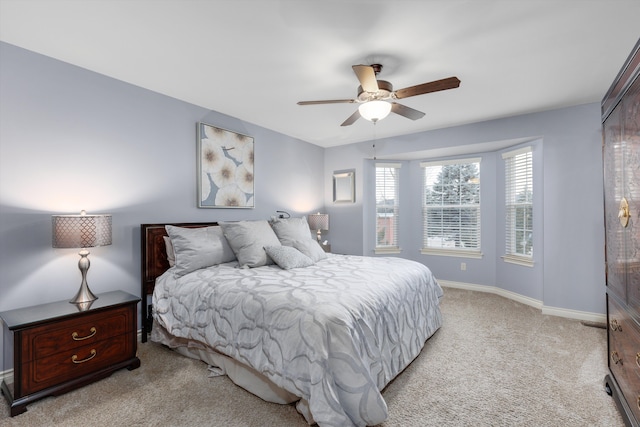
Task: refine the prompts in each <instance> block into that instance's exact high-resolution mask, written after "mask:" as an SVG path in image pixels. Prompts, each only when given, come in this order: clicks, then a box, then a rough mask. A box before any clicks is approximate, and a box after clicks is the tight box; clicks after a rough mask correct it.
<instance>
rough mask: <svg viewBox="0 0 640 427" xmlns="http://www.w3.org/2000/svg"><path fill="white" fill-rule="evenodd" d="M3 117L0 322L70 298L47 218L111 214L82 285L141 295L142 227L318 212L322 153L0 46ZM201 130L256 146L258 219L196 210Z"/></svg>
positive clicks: (68, 269) (65, 263)
mask: <svg viewBox="0 0 640 427" xmlns="http://www.w3.org/2000/svg"><path fill="white" fill-rule="evenodd" d="M0 117H1V120H0V311H2V310H9V309H14V308H19V307H24V306H30V305H33V304H38V303H45V302H51V301H57V300H64V299H67V298H69V299H70V298H71V297H73V295H74V294H75V292H76V291H77V290H78V288H79V286H80V280H81V277H80V271H79V270H78V267H77V264H78V259H79V257H78V255H77V252H78V251H77V250H74V249H53V248H52V247H51V215H52V214H57V213H78V212H79V211H80V210H81V209H86V210H87V211H88V212H90V213H91V212H93V213H100V212H105V213H111V214H112V215H113V244H112V245H111V246H106V247H100V248H93V249H92V250H91V255H90V259H91V268H90V270H89V273H88V282H89V286H90V287H91V289H92V290H93V291H94V292H96V293H100V292H106V291H111V290H115V289H122V290H124V291H127V292H130V293H132V294H135V295H139V294H140V237H139V233H140V231H139V225H140V224H141V223H154V222H171V221H185V222H188V221H216V220H232V219H267V218H269V217H270V216H271V215H275V211H276V210H287V211H289V212H291V213H292V214H296V213H297V214H307V213H310V212H314V211H318V210H323V205H324V199H323V196H322V192H321V191H318V189H321V188H323V187H324V169H323V165H322V163H323V160H322V159H323V149H322V148H320V147H317V146H315V145H312V144H308V143H306V142H302V141H300V140H296V139H294V138H291V137H288V136H285V135H281V134H278V133H275V132H272V131H269V130H267V129H264V128H261V127H258V126H254V125H251V124H249V123H245V122H242V121H240V120H237V119H234V118H232V117H228V116H225V115H223V114H219V113H216V112H212V111H208V110H205V109H203V108H200V107H197V106H195V105H191V104H188V103H185V102H181V101H178V100H176V99H173V98H170V97H167V96H163V95H160V94H157V93H154V92H151V91H148V90H145V89H141V88H139V87H136V86H132V85H129V84H127V83H123V82H121V81H118V80H114V79H111V78H108V77H105V76H103V75H99V74H96V73H93V72H89V71H87V70H84V69H81V68H78V67H74V66H71V65H69V64H66V63H63V62H60V61H56V60H53V59H51V58H47V57H44V56H41V55H38V54H34V53H32V52H28V51H26V50H23V49H20V48H17V47H15V46H11V45H8V44H5V43H0ZM198 121H204V122H207V123H210V124H212V125H215V126H219V127H222V128H225V129H229V130H233V131H236V132H240V133H243V134H246V135H250V136H253V137H254V138H255V157H256V165H255V179H256V184H255V194H256V196H255V197H256V200H255V205H256V207H255V209H198V208H197V207H196V123H197V122H198ZM1 342H2V340H0V343H1ZM1 352H2V351H1V350H0V353H1Z"/></svg>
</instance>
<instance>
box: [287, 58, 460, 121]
mask: <svg viewBox="0 0 640 427" xmlns="http://www.w3.org/2000/svg"><path fill="white" fill-rule="evenodd" d="M352 68H353V71H354V73H356V76H357V77H358V80H359V81H360V86H358V96H357V97H356V98H355V99H328V100H325V101H300V102H298V105H318V104H342V103H350V104H353V103H358V104H360V106H359V107H358V109H357V110H356V111H355V112H354V113H353V114H352V115H351V116H350V117H349V118H348V119H347V120H345V121H344V122H343V123H342V124H341V126H349V125H351V124H353V123H354V122H355V121H356V120H358V119H359V118H360V117H363V118H365V119H367V120H370V121H372V122H373V123H376V122H377V121H378V120H381V119H384V118H385V117H387V115H388V114H389V113H390V112H393V113H396V114H399V115H401V116H403V117H406V118H408V119H411V120H418V119H420V118H422V117H424V113H423V112H422V111H418V110H415V109H413V108H410V107H407V106H406V105H402V104H398V103H397V102H394V101H393V100H395V99H403V98H408V97H410V96H416V95H423V94H425V93H431V92H438V91H441V90H447V89H455V88H457V87H458V86H460V80H459V79H458V78H457V77H448V78H446V79H442V80H436V81H432V82H429V83H422V84H419V85H415V86H410V87H406V88H404V89H398V90H396V91H394V90H393V85H392V84H391V83H389V82H388V81H386V80H378V79H377V78H376V76H377V75H378V73H379V72H380V71H381V70H382V65H381V64H372V65H353V66H352Z"/></svg>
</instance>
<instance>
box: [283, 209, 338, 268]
mask: <svg viewBox="0 0 640 427" xmlns="http://www.w3.org/2000/svg"><path fill="white" fill-rule="evenodd" d="M271 227H272V228H273V231H274V232H275V233H276V235H277V236H278V239H279V240H280V243H282V244H283V245H285V246H293V247H294V248H296V249H297V250H299V251H300V252H302V253H303V254H305V255H306V256H308V257H309V258H311V260H312V261H313V262H314V263H315V262H317V261H320V260H321V259H325V258H326V257H327V254H326V253H325V252H324V250H323V249H322V247H321V246H320V245H319V244H318V242H317V241H316V240H315V239H314V238H313V237H311V230H310V229H309V223H308V222H307V218H306V217H302V218H276V219H273V220H271Z"/></svg>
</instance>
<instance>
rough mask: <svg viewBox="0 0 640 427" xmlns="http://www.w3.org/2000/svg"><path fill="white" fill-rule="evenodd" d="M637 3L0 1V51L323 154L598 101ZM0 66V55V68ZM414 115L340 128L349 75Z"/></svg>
mask: <svg viewBox="0 0 640 427" xmlns="http://www.w3.org/2000/svg"><path fill="white" fill-rule="evenodd" d="M639 20H640V1H639V0H419V1H418V0H415V1H414V0H368V1H357V0H128V1H125V0H0V40H2V41H4V42H7V43H10V44H14V45H17V46H20V47H23V48H26V49H29V50H32V51H35V52H38V53H42V54H44V55H48V56H51V57H53V58H57V59H60V60H62V61H66V62H68V63H71V64H75V65H78V66H80V67H83V68H86V69H89V70H93V71H96V72H98V73H102V74H105V75H107V76H111V77H114V78H116V79H120V80H123V81H125V82H129V83H131V84H134V85H137V86H141V87H144V88H147V89H150V90H153V91H155V92H159V93H162V94H166V95H169V96H172V97H174V98H178V99H181V100H184V101H187V102H190V103H193V104H196V105H199V106H202V107H205V108H207V109H211V110H215V111H218V112H221V113H225V114H228V115H230V116H234V117H237V118H240V119H242V120H245V121H247V122H251V123H254V124H257V125H260V126H263V127H265V128H269V129H272V130H275V131H277V132H281V133H283V134H286V135H290V136H293V137H296V138H299V139H302V140H304V141H308V142H311V143H313V144H317V145H320V146H323V147H329V146H335V145H341V144H346V143H351V142H358V141H364V140H370V139H372V138H373V137H374V136H375V137H377V138H383V137H388V136H393V135H401V134H408V133H415V132H419V131H424V130H429V129H436V128H442V127H449V126H455V125H459V124H464V123H472V122H477V121H483V120H488V119H494V118H500V117H506V116H512V115H517V114H522V113H528V112H535V111H542V110H547V109H554V108H560V107H565V106H572V105H578V104H583V103H589V102H599V101H600V100H601V99H602V97H603V95H604V94H605V92H606V91H607V89H608V88H609V85H610V84H611V83H612V81H613V79H614V78H615V76H616V74H617V72H618V70H619V69H620V67H621V65H622V63H623V62H624V60H625V59H626V57H627V56H628V54H629V53H630V52H631V49H632V48H633V46H634V45H635V43H636V41H637V40H638V38H639V37H640V24H639V23H638V22H639ZM0 60H1V58H0ZM372 63H382V64H383V66H384V69H383V70H382V73H381V74H380V75H379V76H378V77H379V78H381V79H384V80H389V81H391V82H392V83H393V85H394V88H395V89H400V88H403V87H407V86H413V85H416V84H420V83H424V82H428V81H432V80H438V79H441V78H445V77H450V76H457V77H458V78H459V79H460V80H461V81H462V83H461V85H460V87H459V88H458V89H452V90H447V91H442V92H436V93H431V94H426V95H420V96H416V97H411V98H407V99H403V100H402V101H400V102H401V103H403V104H405V105H407V106H409V107H412V108H415V109H418V110H421V111H423V112H425V113H426V116H425V117H423V118H422V119H419V120H416V121H411V120H409V119H406V118H404V117H401V116H398V115H394V114H392V115H390V116H389V117H388V118H386V119H384V120H382V121H380V122H379V123H378V124H377V125H376V127H375V131H374V127H373V125H372V123H371V122H368V121H366V120H364V119H360V120H358V121H357V122H356V123H355V124H353V125H352V126H348V127H341V126H340V124H341V123H342V122H343V121H344V120H345V119H346V118H347V117H349V116H350V115H351V114H352V113H353V111H355V109H356V105H354V104H333V105H316V106H298V105H297V104H296V102H297V101H301V100H318V99H336V98H338V99H344V98H354V97H355V96H356V88H357V86H358V81H357V79H356V77H355V75H354V73H353V71H352V69H351V65H354V64H372Z"/></svg>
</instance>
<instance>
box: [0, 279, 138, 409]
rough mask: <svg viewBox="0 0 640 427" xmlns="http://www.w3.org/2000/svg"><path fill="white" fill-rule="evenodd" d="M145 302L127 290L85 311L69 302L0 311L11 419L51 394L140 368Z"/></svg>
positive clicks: (101, 298)
mask: <svg viewBox="0 0 640 427" xmlns="http://www.w3.org/2000/svg"><path fill="white" fill-rule="evenodd" d="M138 301H140V298H138V297H136V296H134V295H131V294H128V293H126V292H122V291H115V292H108V293H104V294H100V295H98V299H97V300H95V301H94V302H93V304H91V306H90V307H89V308H86V309H85V310H83V311H80V309H79V308H78V306H76V305H75V304H70V303H69V302H68V301H59V302H54V303H50V304H42V305H38V306H34V307H27V308H20V309H16V310H10V311H5V312H2V313H0V318H1V319H2V321H3V333H4V359H3V360H4V371H5V372H9V370H10V369H11V368H13V375H9V377H6V378H5V379H4V380H3V381H2V394H4V395H5V397H6V398H7V400H8V401H9V405H10V407H11V416H12V417H13V416H15V415H18V414H21V413H23V412H24V411H26V410H27V405H28V404H29V403H31V402H33V401H34V400H37V399H41V398H43V397H46V396H52V395H53V396H57V395H59V394H62V393H66V392H68V391H71V390H74V389H76V388H79V387H82V386H84V385H86V384H89V383H92V382H94V381H96V380H99V379H101V378H104V377H107V376H109V375H111V374H112V373H113V372H114V371H116V370H118V369H122V368H125V367H126V368H128V369H129V370H132V369H136V368H138V367H139V366H140V359H138V358H137V357H136V352H137V344H138V343H137V333H136V331H137V326H138V320H137V310H136V306H137V304H138Z"/></svg>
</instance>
